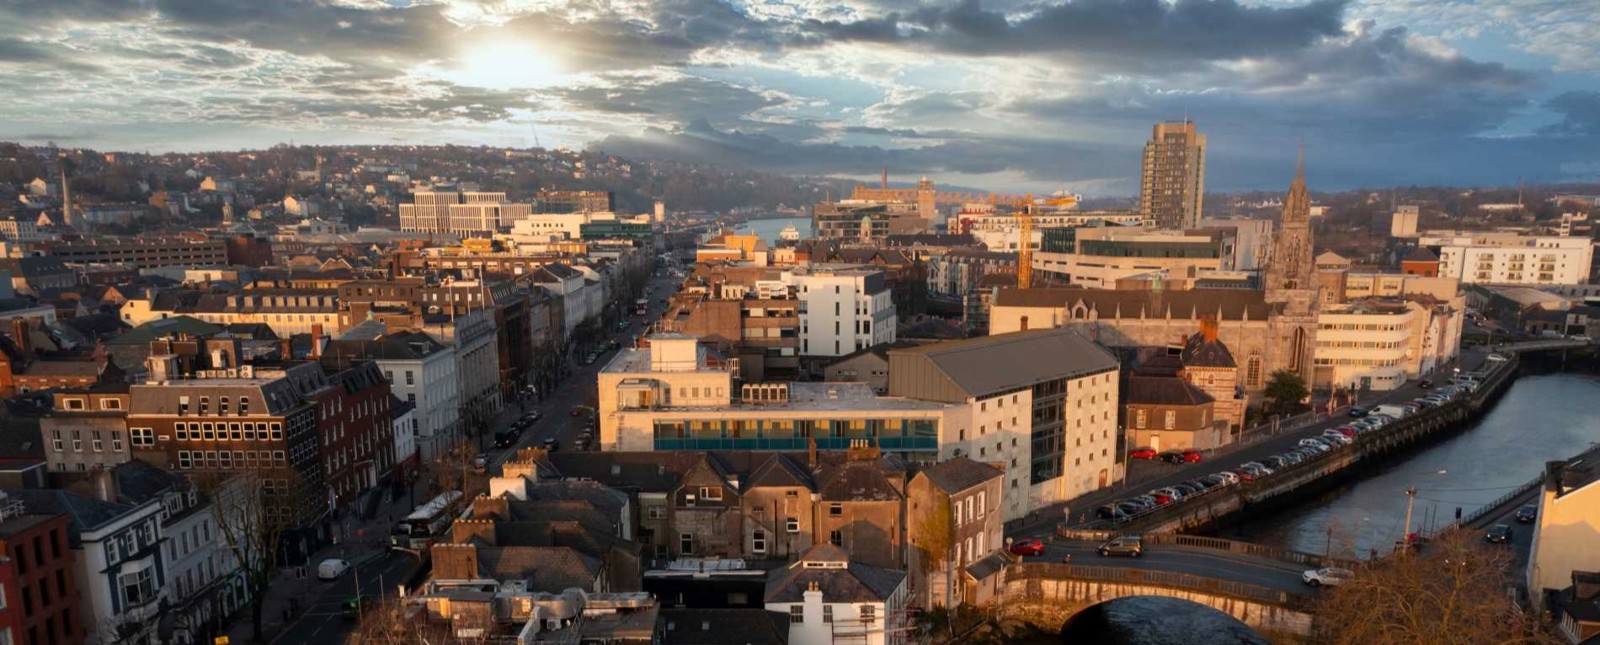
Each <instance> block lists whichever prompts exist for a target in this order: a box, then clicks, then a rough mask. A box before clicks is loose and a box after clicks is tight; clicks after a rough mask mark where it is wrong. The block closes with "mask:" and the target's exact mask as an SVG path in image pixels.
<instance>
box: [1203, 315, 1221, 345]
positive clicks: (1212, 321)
mask: <svg viewBox="0 0 1600 645" xmlns="http://www.w3.org/2000/svg"><path fill="white" fill-rule="evenodd" d="M1218 327H1219V323H1218V322H1217V317H1216V316H1213V315H1211V314H1206V315H1204V316H1201V317H1200V335H1201V337H1202V338H1204V339H1205V341H1206V342H1208V343H1215V342H1217V331H1218Z"/></svg>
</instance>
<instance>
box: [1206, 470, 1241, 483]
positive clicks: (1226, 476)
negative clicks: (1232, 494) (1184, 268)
mask: <svg viewBox="0 0 1600 645" xmlns="http://www.w3.org/2000/svg"><path fill="white" fill-rule="evenodd" d="M1212 476H1213V477H1221V478H1222V483H1223V484H1225V485H1228V486H1232V485H1234V484H1237V483H1239V476H1238V475H1237V474H1234V473H1231V472H1228V471H1226V470H1224V471H1222V472H1220V473H1216V474H1215V475H1212Z"/></svg>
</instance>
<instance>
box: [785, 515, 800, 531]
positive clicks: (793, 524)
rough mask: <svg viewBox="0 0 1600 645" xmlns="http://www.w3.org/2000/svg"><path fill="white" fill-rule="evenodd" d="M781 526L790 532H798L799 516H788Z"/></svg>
mask: <svg viewBox="0 0 1600 645" xmlns="http://www.w3.org/2000/svg"><path fill="white" fill-rule="evenodd" d="M783 528H784V530H785V531H788V532H790V533H799V532H800V520H799V518H794V517H791V518H789V519H788V520H786V521H785V522H784V523H783Z"/></svg>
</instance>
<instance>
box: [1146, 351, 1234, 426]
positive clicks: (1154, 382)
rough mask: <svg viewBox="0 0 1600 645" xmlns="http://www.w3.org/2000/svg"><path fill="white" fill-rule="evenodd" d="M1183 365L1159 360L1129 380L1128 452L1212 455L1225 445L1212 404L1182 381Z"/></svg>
mask: <svg viewBox="0 0 1600 645" xmlns="http://www.w3.org/2000/svg"><path fill="white" fill-rule="evenodd" d="M1183 371H1184V370H1183V361H1182V360H1181V359H1179V358H1178V357H1177V356H1169V355H1161V356H1156V357H1154V358H1151V359H1149V360H1147V361H1145V363H1144V364H1143V365H1140V366H1139V367H1137V368H1135V369H1134V371H1133V373H1132V374H1130V375H1129V376H1128V388H1127V398H1126V399H1125V401H1124V409H1125V412H1124V415H1123V427H1125V428H1127V431H1126V432H1127V437H1128V444H1127V445H1128V446H1129V447H1134V446H1149V447H1151V448H1154V449H1156V450H1183V449H1189V448H1193V449H1195V450H1210V449H1212V448H1217V447H1219V446H1222V445H1224V444H1226V443H1227V439H1228V433H1227V432H1226V425H1225V423H1218V420H1217V418H1216V415H1215V414H1214V413H1213V410H1212V408H1213V404H1214V400H1213V399H1212V398H1211V395H1209V394H1206V392H1205V390H1202V389H1200V388H1199V387H1198V386H1196V385H1195V384H1193V383H1190V382H1189V381H1188V380H1187V379H1185V378H1184V376H1183Z"/></svg>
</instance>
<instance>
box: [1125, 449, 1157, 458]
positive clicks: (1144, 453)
mask: <svg viewBox="0 0 1600 645" xmlns="http://www.w3.org/2000/svg"><path fill="white" fill-rule="evenodd" d="M1128 458H1129V459H1155V458H1156V449H1155V448H1134V449H1133V450H1129V451H1128Z"/></svg>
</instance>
